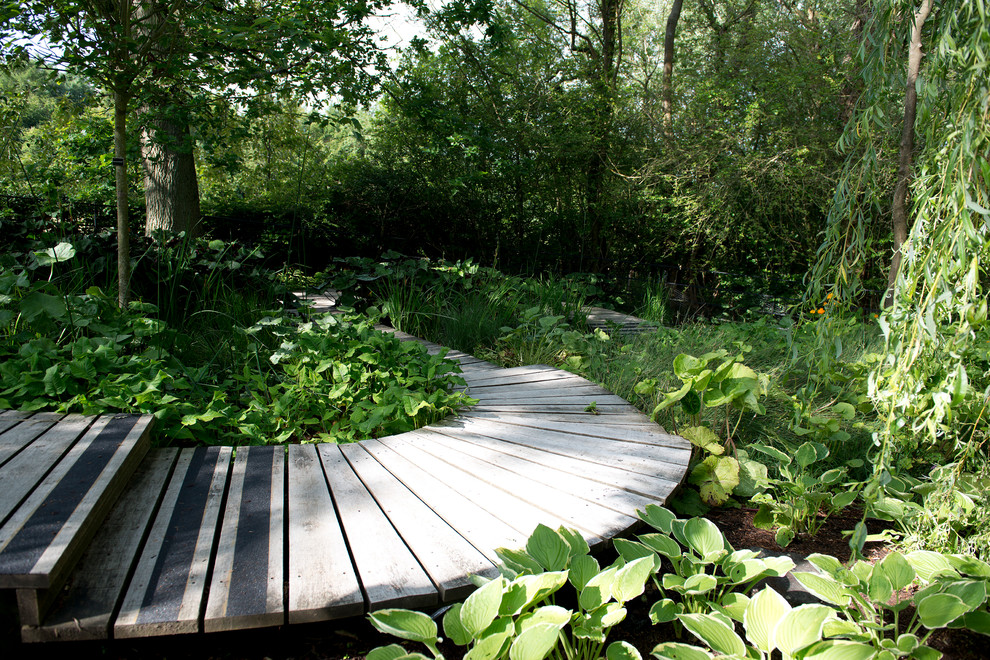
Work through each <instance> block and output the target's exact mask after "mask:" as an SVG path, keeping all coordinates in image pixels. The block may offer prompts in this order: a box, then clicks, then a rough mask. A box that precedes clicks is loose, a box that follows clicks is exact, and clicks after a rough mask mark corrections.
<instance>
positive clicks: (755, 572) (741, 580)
mask: <svg viewBox="0 0 990 660" xmlns="http://www.w3.org/2000/svg"><path fill="white" fill-rule="evenodd" d="M766 570H767V565H766V564H765V563H764V562H763V560H762V559H746V560H744V561H742V562H739V563H738V564H735V565H733V566H732V568H730V569H729V579H730V580H731V581H732V583H733V584H745V583H747V582H749V581H750V580H755V579H757V578H758V577H760V576H761V575H763V573H764V571H766Z"/></svg>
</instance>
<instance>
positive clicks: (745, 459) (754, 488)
mask: <svg viewBox="0 0 990 660" xmlns="http://www.w3.org/2000/svg"><path fill="white" fill-rule="evenodd" d="M736 458H737V460H738V461H739V485H738V486H736V487H735V489H733V491H732V492H733V494H734V495H736V496H737V497H742V498H745V497H752V496H753V495H755V494H756V493H758V492H760V491H761V490H762V489H763V488H764V487H766V485H767V483H768V482H767V475H768V472H767V466H766V465H764V464H763V463H760V462H759V461H756V460H753V459H752V458H750V457H749V455H748V454H746V453H745V452H744V451H743V450H741V449H740V450H739V451H738V452H737V456H736Z"/></svg>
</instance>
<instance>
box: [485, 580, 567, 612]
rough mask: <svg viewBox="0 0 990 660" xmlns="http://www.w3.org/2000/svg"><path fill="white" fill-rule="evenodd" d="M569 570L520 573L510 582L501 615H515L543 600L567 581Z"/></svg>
mask: <svg viewBox="0 0 990 660" xmlns="http://www.w3.org/2000/svg"><path fill="white" fill-rule="evenodd" d="M567 575H568V574H567V571H557V572H549V573H537V574H536V575H520V576H519V577H517V578H516V579H514V580H513V581H512V582H510V583H509V584H508V585H507V586H506V588H505V591H504V593H503V595H502V602H501V604H500V605H499V615H500V616H515V615H517V614H519V613H521V612H523V611H524V610H526V609H527V608H528V607H530V606H531V605H533V604H534V603H538V602H541V601H543V600H545V599H546V598H548V597H549V596H550V595H551V594H553V593H554V592H556V591H557V590H558V589H560V588H561V587H562V586H564V584H565V583H566V582H567Z"/></svg>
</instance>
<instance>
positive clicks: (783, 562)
mask: <svg viewBox="0 0 990 660" xmlns="http://www.w3.org/2000/svg"><path fill="white" fill-rule="evenodd" d="M763 564H764V565H765V566H766V567H767V575H769V576H770V577H782V576H784V575H786V574H787V573H790V572H791V571H793V570H794V560H793V559H791V558H790V557H788V556H787V555H781V556H779V557H764V558H763Z"/></svg>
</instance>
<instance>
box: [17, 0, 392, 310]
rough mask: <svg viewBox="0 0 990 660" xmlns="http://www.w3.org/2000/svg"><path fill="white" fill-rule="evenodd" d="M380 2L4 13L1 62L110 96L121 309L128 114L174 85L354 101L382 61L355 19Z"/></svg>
mask: <svg viewBox="0 0 990 660" xmlns="http://www.w3.org/2000/svg"><path fill="white" fill-rule="evenodd" d="M386 4H388V0H371V1H370V2H369V1H363V0H361V1H356V2H353V1H351V0H330V1H325V2H324V1H318V0H261V1H258V2H240V1H237V0H234V1H230V2H213V3H190V2H188V1H187V0H177V1H176V2H169V3H165V2H155V1H153V0H151V1H147V2H141V1H137V0H109V1H101V2H97V1H96V0H80V1H78V2H76V1H74V0H54V1H52V0H27V1H26V2H22V3H20V4H19V5H16V4H7V5H4V6H3V7H4V13H2V14H0V19H2V23H0V45H2V48H3V52H4V54H5V56H6V57H7V58H8V59H14V60H21V61H23V60H25V59H27V58H33V59H36V60H40V61H43V62H45V63H46V64H47V65H49V66H52V67H56V68H65V69H71V70H74V71H77V72H79V73H81V74H82V75H84V76H86V77H88V78H89V79H91V80H92V81H94V82H95V83H96V84H97V85H99V86H100V87H101V88H102V89H103V90H104V91H105V92H106V93H107V94H108V95H110V96H111V97H112V98H113V105H114V128H115V130H114V157H115V163H116V187H117V224H118V227H117V232H118V233H117V241H118V268H119V274H118V278H119V281H118V295H119V300H120V303H121V304H122V305H124V304H126V303H127V299H128V286H129V284H128V283H129V279H130V256H129V255H130V248H129V218H128V211H127V189H128V167H127V163H126V145H127V136H128V129H127V118H128V114H129V112H130V111H131V110H132V109H134V108H135V107H141V106H142V105H143V104H144V103H147V102H154V99H155V95H156V93H157V94H160V90H162V89H163V88H166V87H168V86H173V85H178V86H179V87H180V88H184V89H187V90H204V91H210V92H212V93H218V94H223V95H225V96H228V97H238V98H247V97H251V96H254V95H257V94H260V93H265V92H274V91H276V90H278V91H280V92H282V93H294V94H301V95H309V96H311V97H313V98H322V96H320V94H321V93H322V94H327V95H329V94H336V95H337V96H338V97H339V98H342V99H344V100H345V101H348V100H353V99H354V98H355V97H357V96H359V95H360V94H361V92H362V91H365V90H367V89H368V87H369V85H370V81H371V79H372V77H371V73H370V71H369V67H370V65H371V64H372V63H374V62H380V58H379V52H378V51H377V49H376V48H375V46H374V43H373V34H372V32H371V30H370V29H369V28H368V27H367V26H366V25H364V23H363V20H364V19H365V18H366V17H367V16H368V15H369V14H371V13H372V12H374V11H376V10H378V9H380V8H381V7H383V6H385V5H386ZM47 44H57V46H55V47H53V46H48V45H47Z"/></svg>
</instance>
